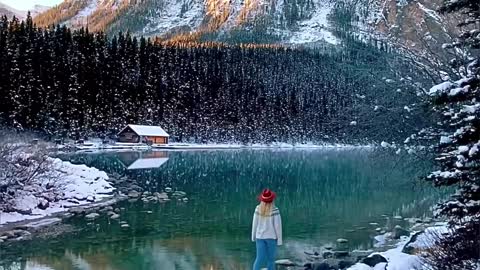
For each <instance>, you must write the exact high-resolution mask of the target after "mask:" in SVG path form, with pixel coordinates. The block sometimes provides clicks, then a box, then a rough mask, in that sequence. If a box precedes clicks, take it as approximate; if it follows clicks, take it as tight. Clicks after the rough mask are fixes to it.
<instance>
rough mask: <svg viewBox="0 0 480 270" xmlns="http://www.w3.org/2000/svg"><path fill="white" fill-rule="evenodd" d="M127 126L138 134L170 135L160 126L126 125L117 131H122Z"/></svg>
mask: <svg viewBox="0 0 480 270" xmlns="http://www.w3.org/2000/svg"><path fill="white" fill-rule="evenodd" d="M128 127H129V128H131V129H132V130H133V132H135V133H136V134H137V135H138V136H156V137H170V135H168V133H167V132H165V130H163V128H161V127H160V126H143V125H128V126H126V127H125V128H124V129H122V131H120V132H119V133H122V132H123V131H124V130H125V129H126V128H128Z"/></svg>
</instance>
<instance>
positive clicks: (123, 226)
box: [120, 223, 130, 228]
mask: <svg viewBox="0 0 480 270" xmlns="http://www.w3.org/2000/svg"><path fill="white" fill-rule="evenodd" d="M120 227H122V228H130V225H128V224H127V223H123V224H122V225H120Z"/></svg>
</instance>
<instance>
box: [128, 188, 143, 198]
mask: <svg viewBox="0 0 480 270" xmlns="http://www.w3.org/2000/svg"><path fill="white" fill-rule="evenodd" d="M128 197H129V198H138V197H140V193H138V192H137V191H135V190H132V191H130V192H128Z"/></svg>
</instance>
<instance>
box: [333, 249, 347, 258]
mask: <svg viewBox="0 0 480 270" xmlns="http://www.w3.org/2000/svg"><path fill="white" fill-rule="evenodd" d="M348 254H349V252H348V250H336V251H335V253H334V255H335V258H344V257H347V256H348Z"/></svg>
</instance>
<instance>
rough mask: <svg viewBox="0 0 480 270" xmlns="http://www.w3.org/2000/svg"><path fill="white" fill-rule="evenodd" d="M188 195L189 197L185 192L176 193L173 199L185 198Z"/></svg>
mask: <svg viewBox="0 0 480 270" xmlns="http://www.w3.org/2000/svg"><path fill="white" fill-rule="evenodd" d="M186 195H187V193H186V192H183V191H175V192H173V194H172V196H173V197H185V196H186Z"/></svg>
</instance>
